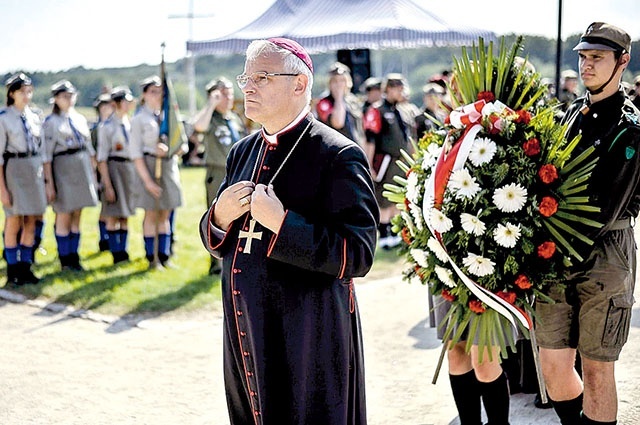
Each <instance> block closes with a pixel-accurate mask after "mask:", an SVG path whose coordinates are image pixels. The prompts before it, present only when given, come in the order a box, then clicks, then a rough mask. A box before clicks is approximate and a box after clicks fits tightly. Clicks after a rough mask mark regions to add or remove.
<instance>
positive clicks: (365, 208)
mask: <svg viewBox="0 0 640 425" xmlns="http://www.w3.org/2000/svg"><path fill="white" fill-rule="evenodd" d="M309 123H311V124H310V127H309V128H307V129H306V131H305V128H306V127H307V124H309ZM303 131H305V132H304V135H303V137H302V138H301V140H300V142H299V143H298V145H297V147H295V149H293V151H292V148H293V146H294V145H295V143H296V141H297V140H298V138H299V137H300V135H301V134H302V133H303ZM291 151H292V153H291V156H290V158H288V159H287V160H286V161H285V158H286V156H287V155H288V154H289V152H291ZM256 161H258V163H257V166H256ZM283 161H285V162H284V165H283V167H282V169H281V170H280V171H279V173H278V174H277V176H276V178H275V180H274V181H273V187H274V192H275V194H276V196H278V198H279V199H280V201H281V202H282V203H283V205H284V208H285V211H286V215H285V218H284V221H283V223H282V226H281V228H280V231H279V233H278V234H277V235H275V234H273V233H272V232H271V231H269V230H268V229H266V228H264V227H262V226H261V225H260V224H259V223H257V222H255V224H254V228H251V227H252V226H251V224H250V219H251V217H250V215H249V214H246V215H245V216H243V217H240V218H239V219H237V220H236V221H235V222H234V223H233V224H232V225H231V227H230V228H229V229H228V231H227V233H226V234H225V233H222V232H220V231H219V230H217V229H215V228H214V227H213V226H212V225H211V223H212V221H211V219H212V216H213V209H214V208H215V202H214V204H213V206H212V207H211V208H210V209H209V211H208V212H207V213H206V214H205V215H204V216H203V218H202V221H201V223H200V231H201V237H202V240H203V243H204V245H205V247H206V248H207V250H208V251H209V252H210V253H211V254H212V255H214V256H216V257H219V258H223V272H222V296H223V305H224V376H225V387H226V392H227V403H228V405H229V415H230V418H231V424H232V425H249V424H256V425H258V424H263V425H288V424H292V425H293V424H295V425H347V424H348V425H364V424H366V406H365V391H364V363H363V352H362V335H361V329H360V318H359V314H358V305H357V302H356V297H355V292H354V287H353V278H354V277H360V276H364V275H365V274H366V273H367V272H368V271H369V269H370V268H371V265H372V263H373V256H374V251H375V246H376V230H377V224H378V221H379V213H378V206H377V204H376V201H375V195H374V190H373V184H372V181H371V177H370V175H369V172H368V169H369V166H368V163H367V159H366V157H365V155H364V152H363V151H362V149H361V148H360V147H359V146H357V145H356V144H355V143H353V142H352V141H350V140H348V139H347V138H346V137H344V136H342V135H341V134H339V133H338V132H336V131H335V130H332V129H331V128H329V127H327V126H326V125H324V124H322V123H320V122H319V121H317V120H315V119H314V118H313V117H312V116H311V115H308V116H307V117H305V118H304V119H303V120H302V121H301V122H300V123H298V124H297V125H296V126H294V127H293V128H292V129H290V130H289V131H287V132H285V133H283V134H281V135H279V136H278V142H277V144H276V145H275V146H274V145H269V144H268V143H267V142H265V141H264V139H263V137H262V136H261V133H260V132H257V133H255V134H253V135H251V136H249V137H247V138H245V139H244V140H243V141H241V142H239V143H238V144H236V145H235V146H234V147H233V149H232V150H231V152H230V154H229V157H228V158H227V177H226V179H225V181H224V182H223V184H222V186H221V187H220V191H219V192H218V193H221V192H222V190H224V189H225V188H226V187H227V186H230V185H232V184H234V183H236V182H238V181H241V180H251V179H252V175H253V174H254V169H255V174H256V175H257V176H254V178H253V181H254V182H256V183H263V184H268V183H269V182H270V180H271V178H272V176H273V175H274V173H276V172H277V170H278V168H279V167H280V165H281V164H283ZM247 235H248V236H247ZM258 237H259V238H258ZM249 250H250V253H248V252H247V251H249Z"/></svg>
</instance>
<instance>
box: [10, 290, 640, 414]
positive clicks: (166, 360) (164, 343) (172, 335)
mask: <svg viewBox="0 0 640 425" xmlns="http://www.w3.org/2000/svg"><path fill="white" fill-rule="evenodd" d="M356 291H357V296H358V300H359V303H360V309H361V314H362V324H363V328H364V338H365V341H364V342H365V358H366V359H365V362H366V365H365V367H366V378H367V401H368V413H369V414H368V416H369V425H427V424H437V425H448V424H450V425H453V424H457V423H458V421H457V418H456V414H455V413H454V412H455V409H454V406H453V401H452V399H451V396H450V390H449V384H448V380H447V379H446V372H445V374H443V375H442V377H441V379H440V380H439V381H438V383H437V385H432V384H431V378H432V376H433V371H434V370H435V365H436V362H437V358H438V356H439V353H440V345H439V343H438V341H437V340H436V339H435V331H434V329H432V328H429V327H428V323H426V321H425V319H426V317H427V309H426V307H425V305H426V295H427V291H426V288H425V287H421V286H416V285H409V284H407V283H405V282H401V281H400V279H399V278H398V277H394V278H390V279H386V280H380V281H375V282H367V283H360V284H358V285H357V288H356ZM637 293H638V292H637ZM0 297H1V298H3V299H5V300H6V299H7V298H11V293H8V292H7V291H3V290H0ZM14 301H20V300H19V299H14ZM52 309H53V310H56V306H44V305H39V304H36V305H33V303H15V302H8V301H2V302H0V335H2V361H1V362H0V382H1V383H2V385H0V424H8V425H23V424H34V425H49V424H52V425H53V424H55V425H58V424H64V425H74V424H78V425H80V424H82V425H86V424H91V425H101V424H104V425H129V424H131V425H134V424H135V425H140V424H148V425H165V424H166V425H200V424H214V425H228V420H227V414H226V405H225V400H224V389H223V384H222V374H221V371H222V359H221V332H222V322H221V316H220V314H219V312H215V311H213V312H202V313H200V314H199V315H198V316H195V317H194V316H190V317H176V316H171V317H165V316H163V317H160V318H156V319H150V320H145V321H141V322H139V323H137V326H133V327H132V326H130V325H129V324H127V323H126V322H123V321H120V320H116V319H114V318H108V317H93V320H86V319H80V318H75V317H72V316H69V315H68V313H69V312H68V311H62V312H54V311H51V310H52ZM639 349H640V311H638V308H637V307H636V309H635V311H634V323H633V327H632V329H631V337H630V341H629V343H628V345H627V347H626V348H625V351H623V355H622V359H621V361H620V362H619V365H618V368H617V369H618V382H619V389H620V421H619V423H623V424H638V423H640V420H638V419H636V418H638V417H640V406H639V405H638V401H637V396H638V394H640V379H638V378H640V364H639V363H638V362H636V361H635V356H637V353H638V352H640V350H639ZM633 397H635V399H634V398H633ZM511 413H512V414H511V416H512V418H511V424H512V425H525V424H527V425H528V424H557V423H558V422H557V421H556V420H555V418H554V416H553V413H552V412H551V411H549V410H539V409H536V408H534V407H533V395H522V394H519V395H515V396H513V397H512V406H511Z"/></svg>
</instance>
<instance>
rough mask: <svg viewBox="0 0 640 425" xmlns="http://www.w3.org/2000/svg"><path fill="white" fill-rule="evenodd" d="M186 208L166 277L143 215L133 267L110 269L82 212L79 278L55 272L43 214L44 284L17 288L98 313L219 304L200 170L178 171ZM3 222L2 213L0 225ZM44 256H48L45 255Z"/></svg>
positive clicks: (391, 257)
mask: <svg viewBox="0 0 640 425" xmlns="http://www.w3.org/2000/svg"><path fill="white" fill-rule="evenodd" d="M180 173H181V179H182V186H183V193H184V203H183V206H182V207H180V208H178V209H177V212H176V238H177V242H176V245H175V247H174V250H175V256H174V257H173V258H172V262H173V263H174V265H175V266H176V267H175V268H173V269H167V270H164V271H158V270H151V271H149V270H147V268H148V263H147V261H146V259H145V258H144V246H143V241H142V211H141V210H140V211H139V212H138V214H136V216H134V217H132V218H130V220H129V247H128V251H129V254H130V256H131V261H130V262H128V263H121V264H118V265H116V266H114V265H113V264H112V258H111V254H110V253H109V252H99V250H98V224H97V223H98V215H99V208H98V207H92V208H85V209H84V210H83V213H82V219H81V223H80V230H81V243H80V259H81V263H82V265H83V266H84V268H85V269H86V271H84V272H79V273H78V272H72V271H61V270H60V264H59V262H58V256H57V249H56V242H55V237H54V234H53V222H54V214H53V211H52V210H51V208H48V209H47V213H46V215H45V234H44V238H43V241H42V248H43V250H41V252H37V253H36V265H35V266H34V272H35V274H36V275H38V276H41V277H42V278H43V279H42V281H41V282H40V283H39V284H37V285H26V286H23V287H20V288H18V289H15V290H16V291H18V292H20V293H22V294H24V295H26V296H27V297H29V298H41V299H45V300H46V301H48V302H57V303H63V304H67V305H72V306H74V307H75V308H84V309H91V310H94V311H98V312H101V313H104V314H113V315H127V314H162V313H166V312H171V311H178V312H193V311H197V310H200V309H208V308H212V307H213V306H215V305H217V304H218V303H219V300H220V279H219V278H218V277H211V276H209V275H208V274H207V271H208V268H209V254H208V253H207V252H206V251H205V249H204V248H203V247H202V244H201V242H200V236H199V233H198V224H199V222H200V217H201V216H202V214H203V213H204V211H205V207H206V206H205V204H206V202H205V189H204V168H199V167H183V168H181V170H180ZM1 223H4V216H3V213H2V210H1V209H0V224H1ZM45 251H46V253H45ZM402 264H403V262H402V260H401V259H400V258H399V257H398V255H397V254H396V253H395V252H390V251H379V252H378V253H377V254H376V262H375V264H374V267H373V269H372V270H371V272H370V273H369V276H368V279H378V278H383V277H388V276H389V275H390V274H394V273H399V272H400V268H401V267H402ZM0 276H2V277H1V278H0V285H4V284H5V282H6V278H5V276H6V263H5V262H4V261H2V262H0Z"/></svg>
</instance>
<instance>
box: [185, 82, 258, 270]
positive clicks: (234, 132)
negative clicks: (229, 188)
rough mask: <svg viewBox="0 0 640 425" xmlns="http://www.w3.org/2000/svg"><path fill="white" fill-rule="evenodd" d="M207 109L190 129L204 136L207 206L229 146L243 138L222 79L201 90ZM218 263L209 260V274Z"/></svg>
mask: <svg viewBox="0 0 640 425" xmlns="http://www.w3.org/2000/svg"><path fill="white" fill-rule="evenodd" d="M205 89H206V90H207V95H208V102H207V106H206V107H204V108H203V109H202V110H200V112H198V114H197V115H196V116H195V118H194V124H193V128H194V130H195V131H196V132H198V133H201V134H203V135H204V137H203V143H204V162H205V164H206V167H207V172H206V176H205V186H206V189H207V205H211V203H212V202H213V200H214V199H215V196H216V193H217V192H218V188H219V187H220V184H222V180H223V179H224V176H225V166H226V162H227V155H228V154H229V151H230V150H231V147H232V146H233V145H234V144H235V143H236V142H238V141H239V140H240V139H242V138H243V137H245V136H246V135H247V129H246V127H245V125H244V123H243V121H242V118H240V116H238V114H236V113H235V112H233V111H232V108H233V102H234V95H233V84H232V83H231V81H229V80H228V79H226V78H224V77H219V78H217V79H215V80H212V81H210V82H209V83H208V84H207V86H206V87H205ZM220 270H221V268H220V263H219V261H218V260H217V259H216V258H215V257H211V264H210V266H209V274H219V273H220Z"/></svg>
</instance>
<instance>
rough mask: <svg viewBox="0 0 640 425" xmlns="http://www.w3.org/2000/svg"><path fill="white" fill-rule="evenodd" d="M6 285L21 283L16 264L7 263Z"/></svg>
mask: <svg viewBox="0 0 640 425" xmlns="http://www.w3.org/2000/svg"><path fill="white" fill-rule="evenodd" d="M7 285H11V286H18V285H21V283H20V280H19V279H18V265H17V264H7Z"/></svg>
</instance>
